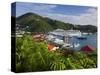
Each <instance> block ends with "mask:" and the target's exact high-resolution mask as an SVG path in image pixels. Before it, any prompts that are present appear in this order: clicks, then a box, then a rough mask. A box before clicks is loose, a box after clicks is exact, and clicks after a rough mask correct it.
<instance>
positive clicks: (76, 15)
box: [16, 2, 97, 25]
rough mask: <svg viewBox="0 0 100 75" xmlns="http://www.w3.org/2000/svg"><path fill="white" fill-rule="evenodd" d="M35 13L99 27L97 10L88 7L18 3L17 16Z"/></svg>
mask: <svg viewBox="0 0 100 75" xmlns="http://www.w3.org/2000/svg"><path fill="white" fill-rule="evenodd" d="M27 12H33V13H36V14H39V15H41V16H43V17H49V18H51V19H55V20H60V21H63V22H66V23H72V24H81V25H86V24H92V25H97V8H96V7H87V6H72V5H54V4H39V3H23V2H18V3H16V16H17V17H18V16H20V15H23V14H25V13H27Z"/></svg>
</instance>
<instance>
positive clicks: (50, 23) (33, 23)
mask: <svg viewBox="0 0 100 75" xmlns="http://www.w3.org/2000/svg"><path fill="white" fill-rule="evenodd" d="M16 23H17V24H19V29H21V30H24V31H30V32H48V31H52V30H54V29H57V28H60V29H65V30H69V29H77V30H80V31H82V32H93V33H94V32H97V27H96V26H93V25H84V26H82V25H73V24H70V23H64V22H61V21H57V20H52V19H50V18H45V17H42V16H40V15H37V14H35V13H26V14H24V15H22V16H19V17H17V18H16Z"/></svg>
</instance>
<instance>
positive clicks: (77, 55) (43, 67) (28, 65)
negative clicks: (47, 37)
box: [16, 35, 97, 72]
mask: <svg viewBox="0 0 100 75" xmlns="http://www.w3.org/2000/svg"><path fill="white" fill-rule="evenodd" d="M61 52H62V51H61V50H57V51H54V52H50V51H48V48H47V42H46V41H41V42H35V41H34V40H32V37H31V36H28V35H27V36H24V37H22V38H16V72H32V71H51V70H69V69H86V68H96V67H97V53H96V52H93V53H88V54H86V53H82V52H80V51H77V52H74V51H71V50H66V52H69V54H64V52H62V53H63V54H62V53H61Z"/></svg>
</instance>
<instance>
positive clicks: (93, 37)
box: [69, 34, 97, 50]
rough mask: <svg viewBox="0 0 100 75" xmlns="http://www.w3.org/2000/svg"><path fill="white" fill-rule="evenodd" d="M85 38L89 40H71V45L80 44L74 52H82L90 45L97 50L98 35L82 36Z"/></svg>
mask: <svg viewBox="0 0 100 75" xmlns="http://www.w3.org/2000/svg"><path fill="white" fill-rule="evenodd" d="M82 36H85V37H86V38H87V39H77V37H72V38H70V41H69V43H70V44H76V45H77V44H78V45H79V46H78V47H74V48H72V49H74V50H80V49H81V48H82V47H83V46H86V45H90V46H93V47H95V48H97V34H91V35H82Z"/></svg>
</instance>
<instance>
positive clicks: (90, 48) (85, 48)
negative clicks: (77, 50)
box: [81, 45, 96, 52]
mask: <svg viewBox="0 0 100 75" xmlns="http://www.w3.org/2000/svg"><path fill="white" fill-rule="evenodd" d="M95 50H96V48H94V47H92V46H90V45H86V46H84V47H82V48H81V51H83V52H93V51H95Z"/></svg>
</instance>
